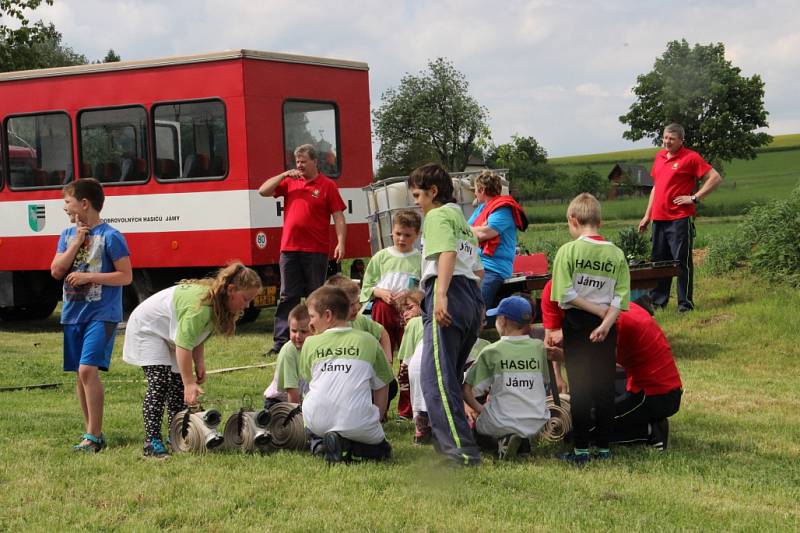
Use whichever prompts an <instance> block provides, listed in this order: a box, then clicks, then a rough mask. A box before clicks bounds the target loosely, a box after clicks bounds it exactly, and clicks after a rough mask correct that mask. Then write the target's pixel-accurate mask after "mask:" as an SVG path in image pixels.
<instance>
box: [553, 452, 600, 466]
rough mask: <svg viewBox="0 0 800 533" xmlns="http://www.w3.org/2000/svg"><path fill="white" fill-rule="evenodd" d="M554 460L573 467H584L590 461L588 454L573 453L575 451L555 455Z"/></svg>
mask: <svg viewBox="0 0 800 533" xmlns="http://www.w3.org/2000/svg"><path fill="white" fill-rule="evenodd" d="M556 458H557V459H559V460H561V461H566V462H568V463H572V464H574V465H575V466H584V465H586V464H588V463H589V461H591V460H592V458H591V457H590V456H589V454H588V453H575V450H571V451H569V452H566V453H562V454H559V455H556Z"/></svg>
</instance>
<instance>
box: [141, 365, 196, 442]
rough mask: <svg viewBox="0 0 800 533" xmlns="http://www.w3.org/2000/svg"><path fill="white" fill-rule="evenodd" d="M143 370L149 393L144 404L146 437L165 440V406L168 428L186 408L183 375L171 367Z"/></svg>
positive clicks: (145, 396) (158, 366)
mask: <svg viewBox="0 0 800 533" xmlns="http://www.w3.org/2000/svg"><path fill="white" fill-rule="evenodd" d="M142 370H144V376H145V378H147V391H146V392H145V394H144V401H143V402H142V418H144V436H145V437H146V438H147V440H153V439H158V440H163V439H162V438H161V421H162V420H163V417H164V406H166V407H167V414H168V417H167V427H168V428H169V426H170V425H171V424H172V419H173V418H174V417H175V415H176V414H177V413H178V412H179V411H182V410H184V409H185V408H186V405H185V404H184V403H183V381H182V380H181V375H180V374H179V373H177V372H173V371H172V367H170V366H169V365H149V366H143V367H142Z"/></svg>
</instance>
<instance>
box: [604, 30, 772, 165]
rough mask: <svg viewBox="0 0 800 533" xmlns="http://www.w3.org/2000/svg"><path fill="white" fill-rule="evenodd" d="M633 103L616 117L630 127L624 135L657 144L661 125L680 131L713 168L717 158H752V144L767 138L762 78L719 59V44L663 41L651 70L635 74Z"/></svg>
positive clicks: (722, 56)
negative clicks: (664, 44) (675, 126)
mask: <svg viewBox="0 0 800 533" xmlns="http://www.w3.org/2000/svg"><path fill="white" fill-rule="evenodd" d="M633 93H634V94H635V95H636V98H637V100H636V102H634V103H633V105H631V107H630V110H629V111H628V113H627V114H625V115H622V116H621V117H620V118H619V119H620V121H621V122H622V123H623V124H627V125H628V126H630V129H629V130H628V131H626V132H624V133H623V135H622V136H623V137H624V138H625V139H630V140H632V141H638V140H639V139H643V138H649V139H652V140H653V144H656V145H658V144H660V141H661V136H662V133H663V130H664V126H666V125H667V124H670V123H672V122H677V123H678V124H681V125H682V126H683V127H684V128H685V130H686V139H685V143H686V145H687V146H689V147H691V148H692V149H693V150H695V151H697V152H699V153H700V154H702V155H703V157H704V158H705V159H706V160H707V161H708V162H709V163H711V164H712V165H713V166H714V167H715V168H717V169H719V168H721V163H722V161H731V160H732V159H754V158H755V156H756V149H757V148H758V147H760V146H764V145H765V144H767V143H769V142H770V141H771V140H772V137H770V136H769V135H767V134H766V133H763V132H757V131H756V130H758V129H759V128H764V127H766V126H767V125H768V124H767V115H768V113H767V111H766V110H765V109H764V82H763V81H762V79H761V77H760V76H759V75H758V74H754V75H753V76H752V77H750V78H747V77H744V76H742V75H741V69H739V67H736V66H734V65H733V64H732V63H731V62H730V61H728V60H727V59H725V45H723V44H722V43H717V44H708V45H701V44H695V45H694V46H689V43H687V42H686V40H681V41H672V42H670V43H668V44H667V50H666V51H665V52H664V55H662V56H661V57H659V58H658V59H656V61H655V65H654V67H653V70H652V71H651V72H649V73H648V74H642V75H640V76H638V78H637V83H636V86H635V87H634V88H633Z"/></svg>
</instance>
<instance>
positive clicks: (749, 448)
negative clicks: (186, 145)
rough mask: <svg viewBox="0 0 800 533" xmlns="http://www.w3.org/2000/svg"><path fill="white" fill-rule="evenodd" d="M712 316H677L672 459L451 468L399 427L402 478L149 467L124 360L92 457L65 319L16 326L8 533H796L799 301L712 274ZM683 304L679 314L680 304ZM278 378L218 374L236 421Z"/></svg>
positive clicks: (707, 295) (260, 467)
mask: <svg viewBox="0 0 800 533" xmlns="http://www.w3.org/2000/svg"><path fill="white" fill-rule="evenodd" d="M696 295H697V298H696V300H697V304H698V311H696V312H695V313H693V314H691V315H689V316H682V315H677V314H676V313H675V308H674V306H673V307H671V308H670V309H669V310H667V311H663V312H661V311H660V312H659V314H658V315H657V319H658V321H659V322H660V323H661V324H662V326H663V328H664V330H665V331H666V333H667V336H668V338H669V340H670V342H671V343H672V346H673V348H674V352H675V354H676V359H677V362H678V365H679V367H680V370H681V373H682V377H683V381H684V387H685V395H684V401H683V406H682V409H681V411H680V413H678V414H677V415H676V416H675V417H673V419H672V426H671V446H670V450H669V452H668V453H666V454H663V455H662V454H659V453H658V452H655V451H652V450H648V449H643V448H627V449H626V448H617V449H616V456H615V458H614V459H613V460H611V461H609V462H606V463H602V464H591V465H589V466H588V467H587V468H586V469H584V470H579V469H575V468H572V467H570V466H569V465H563V464H560V463H558V462H557V461H555V460H554V459H552V458H551V457H552V455H553V453H555V452H556V451H557V450H558V448H559V447H558V446H555V445H550V446H545V445H541V446H539V447H537V448H535V450H534V454H533V456H532V457H531V458H530V459H529V460H527V461H518V462H514V463H510V464H505V463H503V464H501V463H498V462H496V461H494V460H492V459H491V458H487V459H486V461H485V462H484V464H483V465H482V466H481V467H480V468H477V469H471V470H451V469H447V468H444V467H442V466H441V465H440V462H439V460H438V458H437V457H436V456H435V454H434V452H433V450H431V449H430V448H428V447H413V446H412V445H411V444H410V439H411V435H412V427H411V424H409V423H400V422H390V423H389V424H387V434H388V437H389V439H390V441H391V442H392V444H393V446H394V450H395V457H394V460H393V461H391V462H390V463H388V464H380V465H372V464H366V465H358V466H350V467H345V466H337V467H333V468H329V467H327V466H325V465H324V464H323V463H322V462H320V461H317V460H315V459H313V458H312V457H310V456H308V455H306V454H302V453H288V452H282V453H278V454H275V455H271V456H267V457H262V456H258V455H251V456H247V455H242V454H236V453H216V454H210V455H206V456H195V455H178V456H173V457H171V458H170V459H168V460H167V461H163V462H162V461H157V460H145V459H143V458H142V457H141V445H142V442H141V441H142V432H143V429H142V427H141V424H142V422H141V413H140V410H141V399H142V395H143V392H144V387H145V385H144V383H143V380H142V374H141V371H140V370H139V369H138V368H134V367H131V366H128V365H126V364H124V363H123V362H122V361H121V359H120V349H121V346H122V342H121V341H122V339H121V338H119V339H118V340H117V344H116V350H115V353H114V361H113V363H112V368H111V372H110V373H109V374H107V375H106V376H104V377H105V380H106V383H107V388H106V391H107V396H106V406H107V414H106V422H105V431H106V434H107V436H108V439H109V443H110V447H109V448H108V449H107V450H106V451H104V452H103V453H101V454H99V455H97V456H89V455H83V454H75V453H73V452H72V451H71V450H70V445H71V444H72V443H74V442H76V441H77V438H78V435H79V434H80V433H81V429H82V428H81V421H80V415H79V408H78V405H77V402H76V400H75V398H74V393H73V389H72V385H71V384H72V382H73V379H74V378H73V376H72V375H65V374H63V373H62V372H60V364H61V355H60V354H61V333H60V328H59V326H58V324H57V320H56V318H55V317H54V318H51V319H50V320H48V321H46V322H43V323H38V324H31V323H28V324H10V323H0V346H2V352H0V386H10V385H20V384H29V383H41V382H61V381H64V382H66V385H65V386H63V387H62V388H59V389H52V390H32V391H20V392H2V393H0V401H2V406H3V416H2V418H0V435H1V437H0V486H1V487H2V490H0V524H2V526H1V527H2V529H4V530H10V531H13V530H33V531H44V530H50V531H53V530H57V531H63V530H78V529H87V530H88V529H92V530H97V529H103V530H109V529H119V530H137V531H138V530H142V531H148V530H157V529H161V528H169V529H185V530H189V529H194V530H198V529H202V530H210V531H230V530H258V531H263V530H268V531H271V530H278V531H280V530H290V531H294V530H342V529H348V530H370V531H400V530H409V529H411V530H429V531H444V530H468V531H489V530H494V531H497V530H516V531H527V530H545V529H547V530H554V529H557V530H564V529H566V530H680V529H692V530H697V529H703V530H718V531H728V530H739V531H752V530H772V531H779V530H791V529H795V528H796V527H797V524H798V521H799V520H800V510H799V509H798V505H797V502H798V501H800V471H799V470H798V468H797V465H798V460H800V444H798V442H800V398H799V397H798V396H799V394H798V386H797V378H796V376H797V372H796V370H797V369H796V366H797V365H796V364H797V358H796V353H797V346H798V344H800V332H798V328H797V326H796V315H795V313H794V311H793V310H796V309H798V308H800V294H798V292H797V291H794V290H791V291H784V290H776V289H775V288H774V287H770V286H768V285H766V284H764V283H763V282H762V281H760V280H757V279H754V278H750V277H740V276H734V277H726V278H713V277H710V276H706V275H704V273H703V272H702V270H701V271H700V272H699V275H698V282H697V287H696ZM673 305H674V304H673ZM268 327H269V317H266V316H265V317H262V318H261V319H259V321H258V322H256V323H254V324H249V325H247V326H245V327H243V328H242V329H241V331H240V332H239V334H237V336H236V337H235V338H234V339H232V340H229V341H225V340H223V339H219V338H212V339H211V340H210V341H209V343H208V346H207V354H208V367H209V369H214V368H222V367H230V366H239V365H246V364H256V363H262V362H263V361H264V360H263V359H262V358H261V356H260V353H261V352H262V351H263V349H264V348H265V346H266V345H267V344H268V332H267V331H266V330H267V328H268ZM271 374H272V370H271V368H270V369H252V370H245V371H241V372H235V373H230V374H222V375H211V376H209V380H208V383H207V385H206V387H205V389H206V392H207V396H208V399H207V400H206V404H207V406H214V407H216V408H218V409H221V410H222V411H223V414H224V416H225V418H227V416H228V415H230V414H231V413H232V412H233V411H234V410H236V409H238V408H239V407H240V406H241V405H242V404H243V403H244V404H253V405H258V404H259V403H260V395H261V391H262V390H263V389H264V387H265V386H266V384H267V383H268V382H269V380H270V378H271Z"/></svg>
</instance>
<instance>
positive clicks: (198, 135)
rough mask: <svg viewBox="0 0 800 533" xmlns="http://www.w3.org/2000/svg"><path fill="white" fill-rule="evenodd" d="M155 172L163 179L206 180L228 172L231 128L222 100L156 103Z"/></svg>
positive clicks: (154, 110)
mask: <svg viewBox="0 0 800 533" xmlns="http://www.w3.org/2000/svg"><path fill="white" fill-rule="evenodd" d="M153 126H154V128H153V129H154V134H153V138H154V139H155V142H154V144H155V154H156V160H155V169H154V173H155V175H156V177H157V178H158V179H160V180H193V181H194V180H207V179H220V178H224V177H225V176H226V175H227V173H228V131H227V126H226V122H225V105H224V104H223V103H222V102H220V101H207V102H181V103H169V104H158V105H155V106H153Z"/></svg>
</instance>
